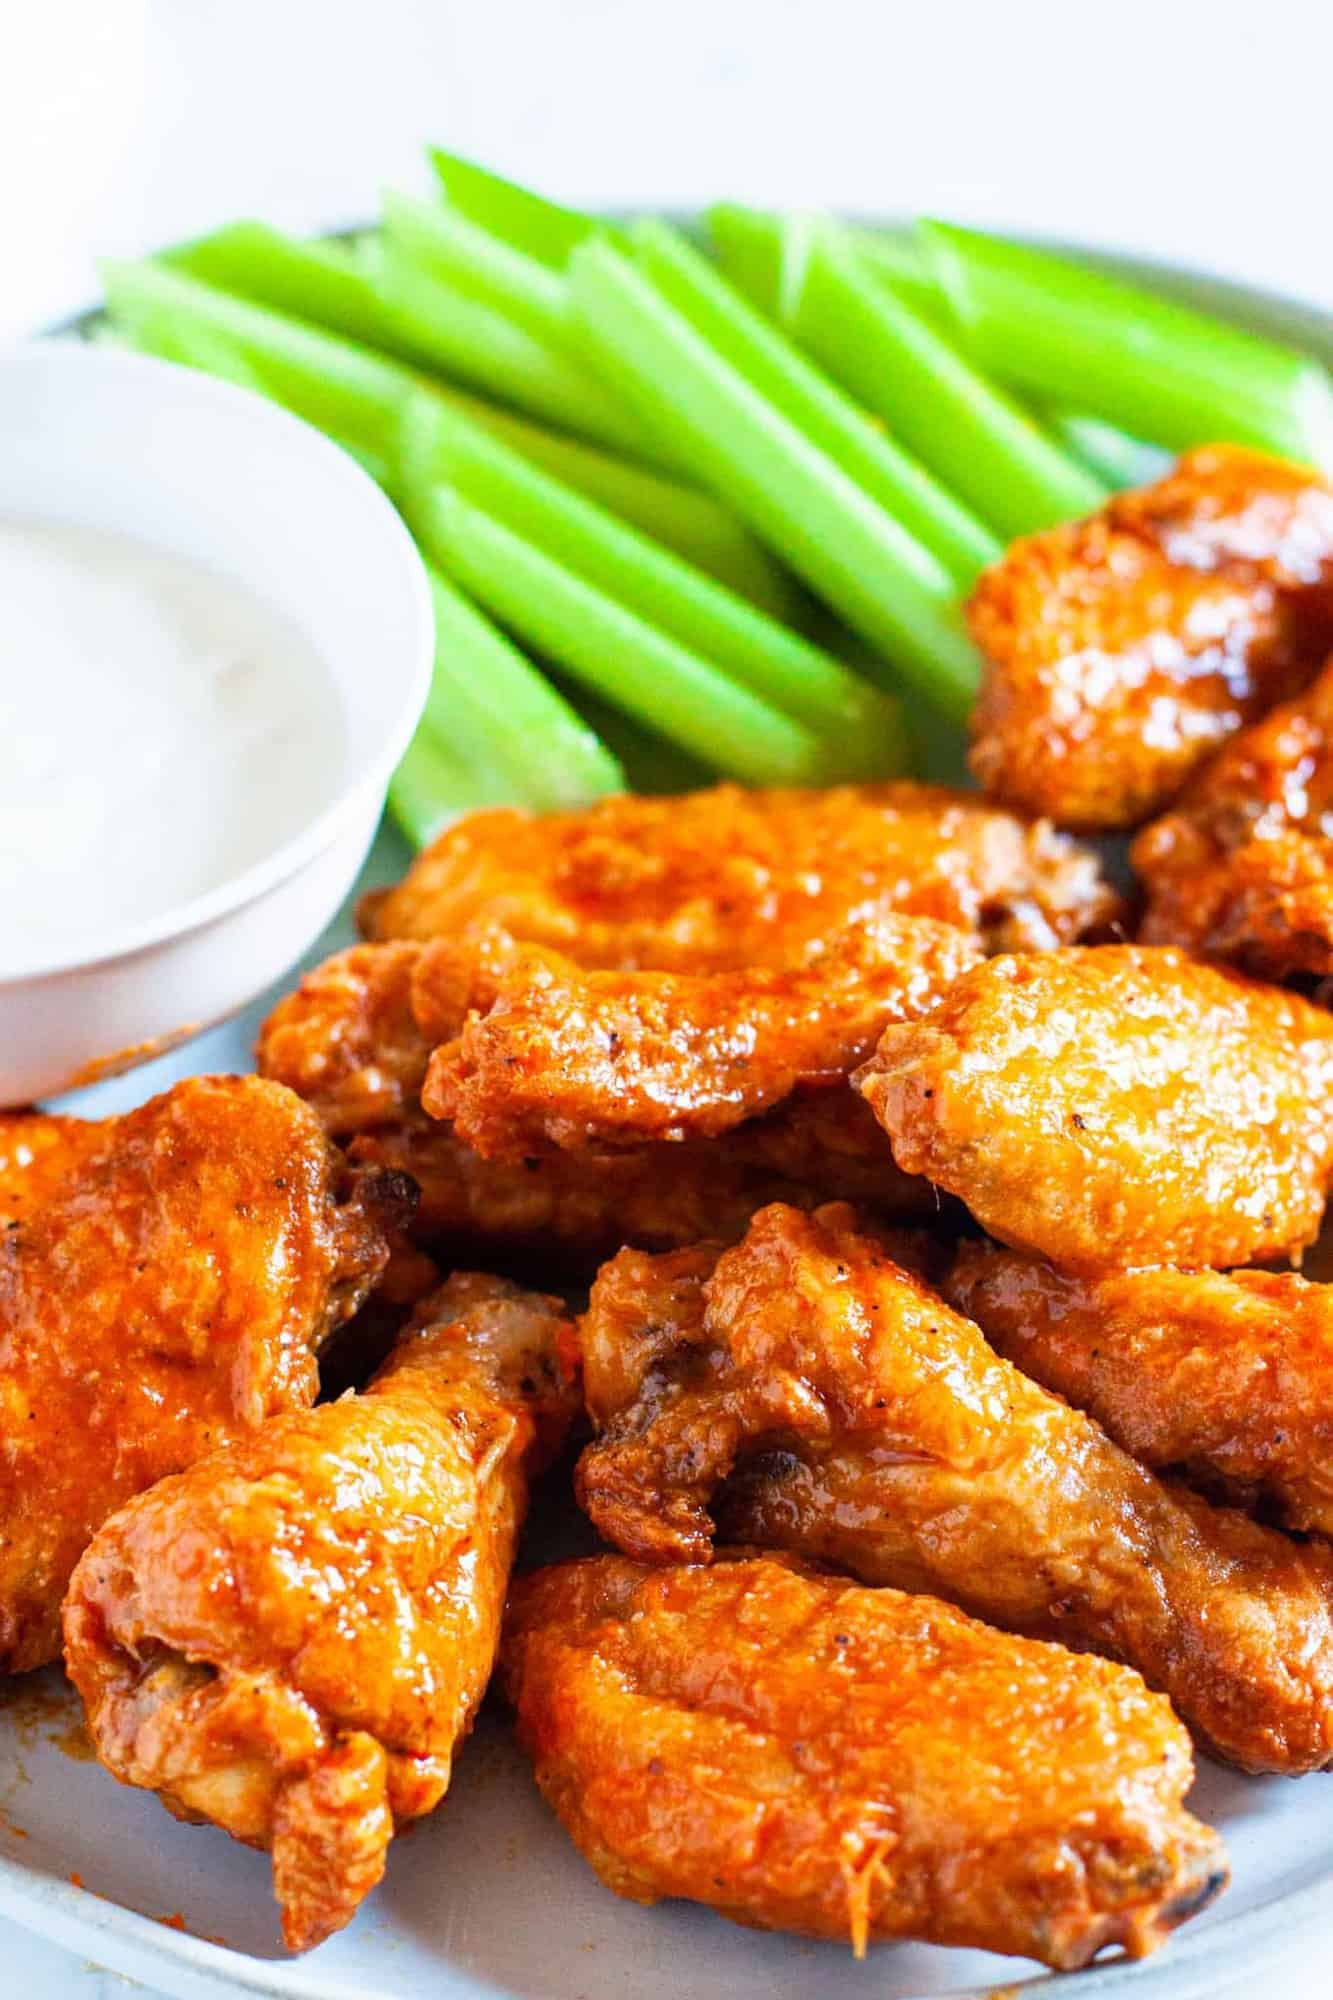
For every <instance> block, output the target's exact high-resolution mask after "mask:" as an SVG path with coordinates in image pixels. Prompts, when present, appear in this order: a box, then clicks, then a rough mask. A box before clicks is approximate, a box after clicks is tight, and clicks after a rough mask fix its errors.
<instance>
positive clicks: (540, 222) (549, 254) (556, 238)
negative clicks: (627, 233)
mask: <svg viewBox="0 0 1333 2000" xmlns="http://www.w3.org/2000/svg"><path fill="white" fill-rule="evenodd" d="M430 161H431V165H432V166H433V167H434V169H435V172H436V174H437V176H438V177H439V181H440V185H441V187H442V188H443V190H444V197H445V200H446V201H447V202H448V204H449V206H450V207H451V208H454V209H457V211H458V213H459V214H460V215H463V216H466V217H467V219H468V221H469V222H475V223H477V224H478V225H479V226H480V227H481V228H482V229H485V230H486V231H488V232H489V234H490V235H492V236H498V237H500V238H501V239H502V240H503V241H504V242H506V243H509V244H511V245H512V246H513V248H514V249H515V250H521V251H523V253H524V254H525V256H528V257H536V258H537V259H538V260H539V261H540V262H541V263H543V264H549V265H550V267H551V269H552V270H553V271H562V270H563V269H564V267H565V264H566V262H567V261H568V258H569V255H570V253H571V251H573V250H575V249H577V247H578V245H579V244H580V243H582V242H584V241H586V239H587V238H588V237H589V236H595V235H598V234H600V233H603V232H604V225H603V224H601V223H599V222H597V221H595V220H594V219H593V217H592V216H589V215H582V214H580V213H579V211H578V210H577V209H574V208H563V207H562V206H561V205H560V203H559V202H555V201H548V200H547V199H546V198H545V196H544V195H539V194H533V193H532V192H531V190H530V189H528V188H525V187H519V186H518V184H517V182H515V181H507V180H505V179H504V178H503V177H502V176H501V175H500V174H493V173H491V172H489V171H488V170H487V168H485V167H479V166H477V165H476V164H475V163H474V162H473V161H471V160H464V159H460V158H459V156H458V154H457V153H445V152H441V151H440V150H439V148H438V147H432V149H431V153H430Z"/></svg>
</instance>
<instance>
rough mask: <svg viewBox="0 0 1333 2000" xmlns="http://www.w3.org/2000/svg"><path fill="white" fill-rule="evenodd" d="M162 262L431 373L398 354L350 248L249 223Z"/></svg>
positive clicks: (408, 352) (420, 358)
mask: <svg viewBox="0 0 1333 2000" xmlns="http://www.w3.org/2000/svg"><path fill="white" fill-rule="evenodd" d="M160 261H161V262H162V263H164V264H166V265H167V266H168V267H169V268H170V269H171V270H173V271H183V272H185V273H186V274H187V276H189V277H192V278H199V279H201V280H202V281H203V283H204V284H206V285H216V286H217V288H218V290H219V291H223V292H235V293H236V295H237V296H238V297H239V298H244V299H254V300H255V301H256V302H257V303H258V304H260V305H266V306H276V307H277V309H278V311H279V312H285V313H291V314H292V315H293V316H294V317H295V318H297V319H304V320H310V321H311V322H312V323H313V324H314V325H316V326H325V327H328V328H330V329H331V330H332V331H334V332H336V333H342V334H346V335H347V336H348V337H349V338H350V339H352V340H359V341H364V342H365V343H366V344H367V345H368V346H371V347H378V348H380V349H381V350H382V351H384V352H386V353H393V352H397V353H398V354H399V356H400V358H401V359H404V360H408V361H413V362H418V363H423V364H425V365H429V362H430V356H429V355H428V354H425V353H423V352H421V351H420V350H417V349H413V348H411V347H410V346H407V347H406V348H405V347H404V345H403V344H400V345H399V347H398V348H397V349H395V347H394V346H393V342H394V328H393V324H392V317H391V315H389V314H388V313H386V312H385V310H384V306H383V303H382V301H381V300H380V299H379V298H378V297H377V296H376V292H375V286H374V283H373V281H372V279H371V278H370V276H369V275H368V273H367V271H366V269H365V266H364V263H363V260H362V258H361V257H360V256H359V255H358V254H357V253H356V252H355V251H353V250H351V249H349V248H348V247H347V246H346V245H345V244H341V243H337V242H332V241H315V242H303V241H300V240H299V239H297V238H296V237H293V236H286V235H284V234H283V232H282V230H280V229H275V228H273V227H272V225H271V224H270V223H267V222H256V221H253V220H249V219H247V220H243V221H240V222H229V223H227V224H225V225H224V227H223V228H221V229H215V230H214V231H213V232H212V234H211V235H208V236H200V237H196V238H195V240H194V241H193V242H191V243H181V244H177V245H175V246H174V247H173V248H172V249H170V250H166V251H164V252H163V253H162V256H161V259H160Z"/></svg>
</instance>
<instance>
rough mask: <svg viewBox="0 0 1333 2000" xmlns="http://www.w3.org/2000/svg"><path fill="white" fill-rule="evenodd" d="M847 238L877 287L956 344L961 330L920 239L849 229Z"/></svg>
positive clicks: (906, 233)
mask: <svg viewBox="0 0 1333 2000" xmlns="http://www.w3.org/2000/svg"><path fill="white" fill-rule="evenodd" d="M849 234H850V235H851V238H852V241H853V242H854V244H855V246H856V254H857V256H858V258H859V259H860V261H861V263H862V264H863V265H864V266H865V268H866V269H867V270H868V271H870V272H871V273H872V274H873V275H874V276H875V277H876V278H878V279H879V281H880V283H881V284H885V285H887V286H888V287H889V288H890V290H891V291H892V292H894V293H895V295H896V296H897V297H898V298H900V299H902V300H904V301H905V302H906V304H908V305H909V306H910V307H911V308H912V311H913V312H914V313H916V315H917V316H918V318H920V319H924V320H925V321H926V322H927V324H928V325H930V326H932V327H933V328H934V329H935V331H936V333H939V334H942V335H943V336H944V338H945V339H946V340H950V341H952V342H953V343H954V344H955V345H958V344H959V334H960V331H961V329H960V328H959V326H958V324H957V322H956V321H955V320H954V318H953V315H952V314H951V313H950V311H949V303H948V300H947V299H946V298H945V296H944V294H943V292H942V291H941V289H940V286H939V283H938V281H937V279H936V277H935V272H934V269H933V267H932V265H931V261H930V259H929V257H928V256H927V255H926V253H925V251H924V250H923V248H922V246H921V242H920V239H919V238H918V237H917V236H916V235H915V234H914V233H912V232H910V231H907V230H884V229H864V228H856V227H853V228H852V229H851V230H850V232H849Z"/></svg>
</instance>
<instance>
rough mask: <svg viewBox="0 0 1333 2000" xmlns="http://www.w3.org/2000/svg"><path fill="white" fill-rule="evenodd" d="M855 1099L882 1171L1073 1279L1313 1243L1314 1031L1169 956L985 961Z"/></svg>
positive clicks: (1317, 1100) (1318, 1158)
mask: <svg viewBox="0 0 1333 2000" xmlns="http://www.w3.org/2000/svg"><path fill="white" fill-rule="evenodd" d="M856 1082H857V1085H858V1088H859V1089H860V1090H861V1092H862V1094H863V1095H864V1096H865V1098H866V1099H867V1101H868V1102H869V1103H870V1105H871V1106H872V1107H873V1109H874V1112H875V1115H876V1117H877V1118H878V1119H879V1120H880V1123H881V1124H882V1125H883V1127H884V1129H885V1131H886V1132H887V1133H888V1135H889V1138H890V1140H891V1142H892V1145H893V1152H894V1157H895V1159H896V1160H897V1162H898V1164H899V1166H900V1167H904V1168H905V1169H906V1170H907V1171H908V1172H909V1173H917V1174H924V1175H926V1176H927V1177H928V1178H929V1179H930V1180H931V1181H933V1182H935V1183H937V1184H938V1185H939V1186H940V1187H943V1188H947V1189H948V1191H949V1192H950V1193H951V1194H955V1195H958V1196H960V1197H961V1198H962V1200H963V1201H965V1202H966V1203H967V1205H968V1207H969V1208H970V1209H971V1210H972V1212H973V1214H974V1215H975V1216H976V1217H977V1218H978V1220H979V1221H981V1222H982V1223H983V1224H984V1225H985V1227H986V1228H987V1229H988V1230H989V1231H990V1233H991V1234H992V1235H993V1236H998V1237H999V1238H1000V1239H1001V1241H1002V1242H1005V1243H1010V1244H1012V1245H1014V1246H1015V1247H1016V1248H1018V1249H1021V1250H1033V1251H1036V1252H1038V1254H1040V1255H1042V1256H1046V1257H1050V1258H1051V1259H1052V1260H1053V1261H1054V1262H1055V1263H1058V1264H1061V1265H1064V1266H1066V1267H1068V1268H1070V1269H1073V1270H1088V1271H1095V1270H1105V1269H1114V1268H1127V1267H1129V1266H1132V1265H1135V1264H1190V1265H1197V1264H1204V1265H1228V1264H1241V1263H1246V1262H1249V1261H1251V1260H1255V1259H1260V1258H1269V1257H1281V1256H1287V1255H1291V1254H1294V1253H1296V1252H1298V1251H1300V1250H1301V1249H1302V1248H1303V1247H1304V1246H1305V1245H1306V1244H1308V1243H1310V1242H1312V1241H1313V1239H1314V1237H1315V1235H1316V1233H1317V1231H1318V1228H1319V1221H1320V1216H1321V1214H1322V1211H1323V1205H1324V1193H1325V1188H1326V1186H1327V1183H1328V1179H1329V1174H1330V1169H1331V1168H1333V1020H1331V1019H1330V1017H1329V1016H1328V1015H1327V1014H1325V1013H1324V1012H1322V1011H1321V1010H1320V1009H1319V1008H1317V1007H1312V1006H1310V1005H1309V1004H1308V1002H1306V1001H1304V1000H1301V999H1298V998H1297V997H1296V996H1295V995H1292V994H1287V993H1281V992H1278V991H1277V990H1276V989H1275V988H1272V987H1268V986H1259V985H1256V984H1254V983H1252V982H1251V981H1249V980H1246V979H1242V978H1240V977H1239V976H1237V975H1233V974H1231V973H1226V972H1222V971H1217V970H1214V969H1213V968H1212V967H1210V966H1206V965H1200V964H1197V963H1195V962H1193V961H1192V960H1190V959H1188V958H1186V957H1185V956H1184V955H1183V954H1182V953H1180V952H1177V951H1171V950H1166V949H1160V948H1159V949H1152V948H1149V947H1141V946H1133V945H1106V946H1101V947H1097V948H1095V949H1089V950H1083V949H1079V950H1073V951H1067V952H1040V953H1034V954H1030V955H1028V956H1025V957H1019V958H995V959H991V960H989V961H988V962H987V963H986V964H985V965H981V966H978V967H977V968H976V969H975V970H973V971H972V972H968V973H965V974H964V975H963V977H962V978H961V979H960V980H958V981H957V983H956V984H955V985H954V986H953V987H952V988H951V989H950V991H949V992H948V993H947V994H946V995H945V996H944V998H943V999H942V1000H941V1001H940V1003H939V1005H938V1006H937V1007H936V1008H935V1009H934V1011H933V1012H932V1013H931V1014H928V1015H926V1016H925V1018H924V1019H922V1020H920V1021H913V1022H909V1023H906V1024H904V1025H901V1026H899V1025H895V1026H892V1027H890V1028H888V1029H886V1030H885V1033H884V1035H883V1037H882V1039H881V1041H880V1045H879V1051H878V1053H877V1054H876V1055H875V1056H874V1058H873V1059H872V1060H871V1061H870V1062H869V1063H868V1064H867V1065H866V1066H865V1068H864V1069H862V1070H861V1071H860V1072H859V1073H858V1077H857V1079H856Z"/></svg>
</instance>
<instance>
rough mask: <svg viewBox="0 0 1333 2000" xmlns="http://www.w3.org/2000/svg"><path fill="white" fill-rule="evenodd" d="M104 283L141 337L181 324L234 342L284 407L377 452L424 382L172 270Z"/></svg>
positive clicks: (107, 273)
mask: <svg viewBox="0 0 1333 2000" xmlns="http://www.w3.org/2000/svg"><path fill="white" fill-rule="evenodd" d="M102 282H103V285H104V287H105V290H106V298H107V304H108V307H109V309H110V311H111V312H112V314H113V315H114V316H115V318H116V319H117V320H118V321H120V322H122V323H123V324H124V325H126V326H127V327H128V328H129V330H130V332H131V334H133V335H134V336H135V337H136V338H137V337H138V336H139V331H140V329H141V328H144V329H149V328H151V327H152V326H155V325H156V326H159V327H160V326H161V325H162V324H163V323H164V322H167V321H173V320H174V321H176V322H178V323H179V325H180V326H182V327H189V328H191V329H192V333H193V337H194V338H196V339H198V338H199V337H201V336H206V337H209V338H212V339H220V340H223V341H226V342H227V343H229V345H230V346H231V347H232V348H233V349H234V351H235V352H236V353H237V354H238V355H239V356H240V357H241V359H242V360H243V361H244V362H245V363H246V364H247V365H248V366H250V367H251V368H253V369H255V370H256V371H257V372H258V374H259V375H260V376H261V377H262V379H263V380H264V382H265V383H266V385H267V386H268V388H269V389H270V391H271V393H272V394H273V395H274V396H276V397H277V398H278V400H279V401H281V402H284V403H289V404H290V405H291V407H292V408H294V409H296V410H298V412H299V414H300V415H302V416H304V417H306V418H307V419H308V421H310V422H311V423H314V424H316V425H318V426H319V428H320V429H321V430H328V431H331V432H333V433H334V434H335V435H337V436H339V437H341V438H346V439H350V440H351V441H352V442H353V443H355V444H358V445H363V446H365V447H366V448H368V449H369V450H371V451H379V450H382V449H383V447H384V444H385V441H386V439H388V438H389V437H390V436H391V435H392V432H393V426H394V425H395V424H396V422H397V418H398V411H399V408H400V406H401V405H402V403H403V401H404V399H405V398H406V397H407V396H408V395H410V394H411V393H412V392H413V391H414V390H415V389H417V387H418V386H419V384H420V380H421V378H420V377H419V376H417V375H416V374H414V373H413V371H412V370H411V369H409V368H405V367H403V366H402V365H401V364H400V363H399V362H396V361H391V360H389V359H388V358H387V357H386V356H384V355H382V354H375V353H372V352H371V351H370V350H369V349H367V348H364V347H359V346H357V345H355V343H353V342H352V341H349V340H343V339H341V338H339V336H338V335H336V334H332V333H326V332H325V331H324V330H323V329H322V328H320V327H314V326H308V325H306V324H305V322H304V321H302V320H297V319H292V318H289V317H288V315H287V314H285V313H282V312H275V311H273V310H272V309H271V308H270V307H268V306H262V305H256V304H255V303H254V302H253V301H251V300H249V299H241V298H236V297H234V296H233V295H232V294H231V293H230V292H222V291H218V290H217V289H216V287H214V286H213V285H207V284H204V283H202V282H201V281H200V280H199V279H197V278H192V277H187V276H185V275H183V274H182V273H181V272H179V271H176V270H172V269H170V268H168V266H166V265H165V264H155V263H141V264H121V263H108V264H103V266H102ZM147 337H149V338H151V334H149V335H148V336H147Z"/></svg>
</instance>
